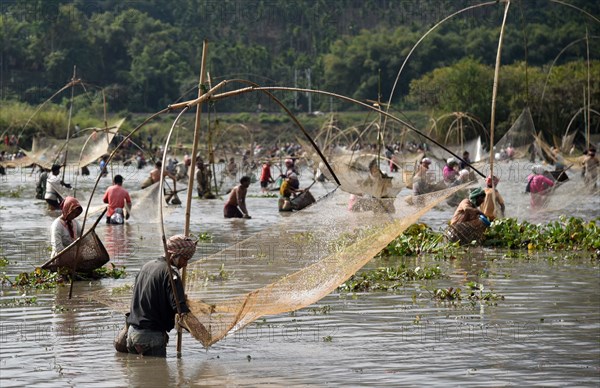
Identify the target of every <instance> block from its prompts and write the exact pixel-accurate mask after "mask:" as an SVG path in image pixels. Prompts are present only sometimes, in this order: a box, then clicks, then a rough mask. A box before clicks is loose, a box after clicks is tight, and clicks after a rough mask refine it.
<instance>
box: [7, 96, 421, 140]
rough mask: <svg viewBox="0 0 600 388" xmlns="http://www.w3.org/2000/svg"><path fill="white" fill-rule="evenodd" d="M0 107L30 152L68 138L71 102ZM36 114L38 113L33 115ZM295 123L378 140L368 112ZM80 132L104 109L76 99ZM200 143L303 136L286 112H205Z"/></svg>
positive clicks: (153, 127)
mask: <svg viewBox="0 0 600 388" xmlns="http://www.w3.org/2000/svg"><path fill="white" fill-rule="evenodd" d="M0 104H1V106H2V109H0V133H1V134H2V136H4V135H6V134H8V135H9V136H10V135H13V134H14V135H16V136H20V138H19V146H21V147H23V148H26V149H27V148H29V147H30V146H31V139H32V137H33V136H34V135H36V134H37V135H38V136H47V137H54V138H66V135H67V122H68V113H69V109H68V106H69V104H68V103H67V102H66V101H63V103H47V104H45V105H44V106H43V107H42V108H41V109H39V110H37V108H38V107H35V106H31V105H28V104H25V103H22V102H17V101H5V100H4V101H1V102H0ZM36 110H37V111H36ZM151 114H152V113H128V112H119V113H115V112H112V113H110V112H109V113H108V117H107V121H108V122H109V123H111V122H112V121H113V120H115V119H116V118H121V117H126V118H127V120H126V121H125V123H124V125H123V126H122V133H123V134H125V135H127V134H129V133H130V131H131V130H133V129H134V128H135V127H136V126H138V125H139V124H140V123H142V122H143V121H144V120H145V119H146V118H148V117H149V116H150V115H151ZM175 117H176V114H175V113H168V114H164V115H161V116H159V117H158V118H156V119H155V120H153V121H152V122H150V123H148V124H146V125H145V126H144V127H143V128H142V129H141V130H140V131H138V133H137V134H136V135H135V137H134V141H136V142H137V143H146V142H147V141H148V136H150V135H151V136H152V141H153V145H157V144H162V143H164V141H165V139H166V137H167V134H168V132H169V129H170V128H171V126H172V124H173V121H174V119H175ZM400 117H401V118H402V119H403V120H405V121H409V122H411V123H413V124H414V125H416V126H417V128H423V127H424V126H425V125H427V116H426V115H425V114H424V113H423V112H404V113H403V114H402V115H400ZM297 118H298V120H299V121H300V122H301V124H302V125H303V126H304V128H305V129H306V130H307V132H308V133H309V134H310V135H311V136H312V137H315V136H317V135H318V133H319V132H320V131H321V130H322V128H325V127H327V126H329V125H332V126H333V127H334V130H333V132H332V133H333V134H336V133H339V131H340V130H347V129H348V128H356V129H357V131H355V132H354V135H352V136H356V134H357V133H358V132H361V131H362V130H363V129H364V128H366V127H368V126H371V129H370V130H369V131H367V134H366V135H365V136H364V137H363V141H364V142H375V141H376V136H377V134H376V132H377V131H376V127H375V126H373V124H374V123H377V122H378V120H379V117H378V115H376V114H374V113H370V112H337V113H321V114H316V115H315V114H311V115H309V114H307V113H298V114H297ZM194 122H195V113H193V112H190V113H187V114H184V115H183V116H182V118H181V120H180V122H179V123H178V125H177V127H176V129H175V132H174V134H173V139H172V144H174V145H176V144H182V145H184V146H185V145H189V144H191V142H192V140H193V129H194ZM76 124H77V125H78V126H79V127H80V128H82V129H84V128H90V127H102V126H103V124H104V117H103V109H102V107H99V106H96V105H93V106H82V104H81V103H80V102H78V101H76V102H75V104H74V109H73V116H72V119H71V131H72V132H71V133H73V127H74V126H75V125H76ZM202 128H203V135H202V141H203V142H206V132H207V129H208V128H210V129H211V131H212V133H213V142H214V143H215V144H224V143H228V144H232V145H238V146H241V145H244V146H246V145H248V144H250V143H251V142H256V143H260V144H264V145H274V144H277V143H280V144H281V143H286V142H293V141H295V140H296V139H297V138H298V137H301V138H303V134H302V132H301V131H300V130H299V129H298V128H297V126H296V125H295V123H294V122H293V120H292V119H291V118H290V117H289V116H288V115H287V114H285V113H279V112H260V113H258V112H238V113H218V112H204V113H203V114H202ZM401 129H402V128H401V126H400V125H398V124H397V123H394V122H391V121H389V122H388V125H387V136H386V141H392V140H395V139H396V138H398V137H399V136H400V133H401Z"/></svg>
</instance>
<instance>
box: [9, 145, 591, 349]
mask: <svg viewBox="0 0 600 388" xmlns="http://www.w3.org/2000/svg"><path fill="white" fill-rule="evenodd" d="M150 141H151V140H150ZM374 147H375V146H374V145H366V146H354V147H353V148H357V149H361V150H362V151H366V152H367V153H369V152H371V151H374V150H376V149H377V148H374ZM228 151H229V155H232V154H237V155H238V156H237V157H231V156H229V157H228V158H222V159H220V160H219V162H220V163H221V164H222V166H221V167H222V168H221V174H222V175H221V176H220V177H219V178H221V179H224V178H227V179H228V181H229V182H236V184H235V186H233V187H232V188H231V189H230V190H229V191H227V192H225V194H226V199H225V200H224V204H223V217H224V218H240V219H251V218H252V216H251V215H250V211H251V210H252V209H250V208H249V207H248V205H247V203H246V197H247V194H248V189H249V187H250V185H251V184H252V183H254V182H258V183H259V184H260V192H261V193H262V194H263V195H268V196H270V195H276V196H277V197H278V200H277V208H276V209H277V211H279V212H292V211H296V210H300V209H302V208H303V207H305V206H308V205H310V204H311V203H313V202H314V201H315V200H314V198H313V197H312V195H311V194H310V187H305V188H302V187H301V185H300V174H301V171H302V170H303V169H304V166H303V165H301V163H302V162H303V161H304V160H306V156H305V155H304V153H303V150H302V147H301V146H300V145H298V144H294V143H288V144H285V145H284V146H283V147H278V148H277V147H276V148H269V149H267V148H265V147H262V146H260V145H258V146H256V147H255V148H254V149H253V150H228ZM236 151H237V153H236ZM404 152H407V153H408V152H410V153H411V154H416V155H417V158H416V162H415V165H414V171H413V172H412V176H411V179H410V184H409V186H410V187H411V188H412V194H413V195H412V196H411V198H412V203H413V204H416V205H417V206H418V205H419V204H421V203H425V202H426V201H427V200H426V199H425V198H426V196H427V194H430V193H434V192H436V191H439V190H446V189H452V188H455V189H456V190H455V191H454V193H452V194H451V195H449V196H447V199H446V202H447V203H448V204H449V205H450V206H452V207H453V208H455V211H454V213H453V216H452V218H451V219H450V220H449V222H448V229H447V231H446V236H447V238H448V239H449V240H450V241H458V242H460V243H465V244H466V243H470V242H472V241H473V240H476V239H477V238H478V236H481V234H482V233H483V230H485V228H486V227H488V226H489V225H490V223H491V222H493V221H494V220H496V219H499V218H502V217H504V212H505V210H506V206H507V203H506V202H505V198H504V197H503V196H502V194H501V192H500V190H499V188H498V187H499V185H500V183H501V181H500V179H499V178H498V177H497V176H492V175H488V176H487V177H486V178H485V180H484V181H485V185H484V187H474V188H470V189H469V187H472V186H473V185H474V183H475V182H476V179H475V178H476V176H475V168H474V166H473V162H472V160H471V155H470V154H469V152H468V151H464V152H463V153H462V154H461V157H454V156H453V157H450V158H447V159H446V160H445V161H443V163H439V162H438V159H437V158H435V157H434V156H433V155H432V154H431V153H430V151H429V147H427V145H426V144H416V143H415V144H412V143H410V144H408V145H407V146H403V145H402V144H391V145H388V146H387V147H385V148H384V150H383V153H384V155H385V158H382V159H381V160H383V161H384V162H380V159H378V158H373V159H372V160H371V161H370V162H369V163H368V166H367V168H366V169H365V170H364V173H363V175H362V176H361V179H360V180H359V181H358V182H357V183H356V187H357V190H360V189H361V188H362V189H365V190H364V192H358V191H357V192H355V193H352V194H351V195H350V197H349V203H348V210H349V211H352V212H364V211H374V212H384V213H386V212H387V213H393V212H395V208H394V199H395V195H391V196H390V197H386V196H385V195H383V196H381V197H376V196H374V195H371V194H368V193H369V190H368V188H371V187H374V186H378V187H379V186H381V187H382V188H383V189H385V187H386V185H387V184H389V182H390V181H391V180H393V179H398V175H394V174H398V173H400V170H403V167H405V166H401V165H400V162H399V160H400V159H401V158H400V156H401V155H402V153H404ZM182 153H183V155H184V156H183V157H182V160H181V161H180V160H178V159H177V157H174V156H171V157H170V158H167V159H166V160H167V163H166V165H164V166H163V163H162V161H161V159H160V158H157V157H150V158H149V159H146V154H145V153H143V152H141V151H140V150H138V151H132V152H131V154H123V158H121V162H122V163H128V164H133V165H134V166H136V167H137V168H138V169H143V168H144V167H145V166H146V165H147V164H148V163H149V162H150V163H153V168H152V169H151V170H150V171H149V173H148V176H147V177H146V178H145V179H144V180H143V182H141V185H140V187H139V188H137V187H133V186H131V185H129V187H128V188H126V187H125V185H126V182H125V179H124V177H123V176H122V175H120V174H117V175H114V176H112V175H111V174H110V168H111V167H110V165H109V163H108V157H107V156H103V157H102V158H100V159H99V160H98V174H100V175H101V176H102V177H103V178H101V179H104V178H106V177H109V176H112V185H110V186H109V187H108V188H107V189H106V190H105V192H104V193H103V196H102V201H103V203H105V204H106V207H107V209H106V213H105V216H104V220H105V222H106V223H107V224H110V225H119V224H124V223H127V222H128V220H129V218H130V216H131V208H132V199H131V196H130V193H129V190H134V189H135V190H138V189H139V190H147V189H148V188H149V187H151V186H153V185H155V184H157V183H159V182H160V180H161V176H162V178H163V179H164V180H165V182H167V183H166V184H165V187H166V191H167V194H168V195H166V196H165V199H166V201H167V202H168V203H170V204H180V203H181V202H180V201H179V202H176V200H177V187H178V185H179V186H180V187H181V184H182V182H183V184H184V185H186V186H187V182H188V180H189V176H190V173H191V167H192V163H193V164H194V175H195V176H194V178H195V179H194V180H195V183H196V190H197V192H196V193H197V195H198V198H199V199H203V200H204V199H215V198H217V190H216V187H217V185H216V183H217V182H216V179H215V178H216V177H215V174H216V172H215V170H214V169H213V165H214V164H213V163H209V162H207V161H206V160H207V159H205V158H203V157H202V156H201V155H197V156H196V157H195V159H194V158H192V157H191V156H190V155H189V153H186V152H185V151H184V150H183V149H182ZM548 154H549V156H550V157H551V159H552V160H551V162H552V163H551V164H552V165H553V166H554V171H548V170H547V168H546V167H545V166H544V165H542V164H538V163H533V164H532V168H531V173H530V174H529V175H528V176H527V178H526V179H525V182H524V188H523V189H524V191H525V192H527V193H529V196H530V208H531V209H539V208H543V207H544V206H545V204H546V203H547V201H548V198H549V197H550V195H551V194H552V192H553V190H554V189H555V188H556V186H557V185H560V184H561V183H563V182H564V181H566V180H568V176H567V174H566V172H567V170H568V169H569V168H570V167H572V165H569V164H568V162H567V161H566V159H565V157H564V156H563V155H562V154H561V152H560V150H559V149H557V148H551V149H550V151H549V152H548ZM0 156H1V157H2V158H5V154H4V152H3V153H2V155H0ZM495 157H496V160H498V161H499V162H502V161H510V160H513V159H514V158H515V152H514V150H513V149H511V148H510V146H509V147H507V148H503V149H501V150H500V151H499V152H498V153H497V154H496V155H495ZM0 161H2V159H0ZM257 161H259V162H258V163H257ZM534 161H535V159H534ZM578 163H580V166H579V167H581V170H580V171H581V175H582V177H583V181H584V184H585V186H586V187H587V188H589V189H590V190H591V191H592V192H595V193H597V180H598V173H599V171H600V161H599V159H598V157H597V156H596V150H595V148H593V147H590V148H589V149H587V150H586V152H585V153H584V155H583V157H582V158H581V159H580V160H579V162H578ZM381 166H386V167H387V169H388V170H387V171H386V172H384V171H383V170H382V169H381ZM63 167H64V166H61V165H58V164H55V165H53V166H52V167H51V168H50V169H45V168H42V167H39V169H40V171H41V172H40V174H39V180H38V183H37V187H36V198H38V199H40V200H44V201H45V202H46V203H47V205H48V207H49V208H50V209H52V210H56V211H58V212H60V214H59V215H58V216H57V217H56V218H55V219H54V220H53V222H52V223H51V225H50V228H49V236H50V243H51V247H52V253H51V255H52V257H56V256H57V255H60V254H61V252H63V251H64V250H65V249H66V248H67V247H69V246H70V245H72V244H73V242H75V241H76V240H77V238H78V237H79V236H80V235H81V232H82V230H81V224H80V222H79V221H78V217H79V216H80V215H81V214H82V213H83V207H82V205H81V204H80V203H79V201H78V200H77V198H75V197H74V196H72V195H70V191H69V189H71V185H70V184H69V183H66V182H64V174H62V168H63ZM384 168H385V167H384ZM434 169H435V172H434V171H433V170H434ZM316 176H317V174H315V177H316ZM382 192H383V191H382ZM274 210H275V208H274ZM196 244H197V239H195V238H190V237H189V236H182V235H177V236H171V237H170V238H169V239H168V240H167V242H166V246H167V255H166V257H162V258H160V259H157V260H154V261H150V262H148V263H147V264H146V265H144V266H143V268H142V269H141V270H140V272H139V274H138V276H137V278H136V283H135V286H134V289H133V294H134V295H133V298H132V302H131V309H130V313H129V315H128V317H127V320H126V327H125V329H124V332H123V335H122V336H121V337H120V340H121V343H120V344H115V346H116V347H117V348H118V349H120V350H121V351H125V352H130V353H136V354H143V355H155V356H165V354H166V343H167V340H168V336H167V335H166V333H167V332H169V331H170V330H171V329H172V328H173V326H174V324H175V322H177V323H179V324H180V325H181V326H182V327H183V328H185V329H187V330H189V331H190V332H191V333H192V334H193V335H194V336H196V337H197V338H198V339H199V340H200V341H201V342H202V343H203V344H207V343H209V342H210V333H209V332H208V331H207V330H206V329H205V328H204V326H202V324H201V323H200V322H198V321H197V320H196V319H195V317H194V316H193V315H192V314H189V307H188V306H187V305H186V302H185V299H182V297H183V296H184V294H183V288H182V287H181V280H180V276H179V273H178V271H177V270H178V269H180V268H182V267H183V266H185V265H186V263H187V261H188V260H189V259H190V258H191V257H192V256H193V254H194V251H195V247H196ZM167 263H168V265H167ZM168 279H171V280H172V283H171V286H169V287H164V284H167V282H168V281H171V280H168ZM161 285H163V286H161ZM177 295H179V297H178V296H177Z"/></svg>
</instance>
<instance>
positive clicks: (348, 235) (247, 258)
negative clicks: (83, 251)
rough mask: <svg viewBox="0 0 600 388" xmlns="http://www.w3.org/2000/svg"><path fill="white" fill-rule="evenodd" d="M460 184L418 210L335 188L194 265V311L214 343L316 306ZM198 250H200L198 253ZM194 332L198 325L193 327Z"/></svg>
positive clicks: (122, 301)
mask: <svg viewBox="0 0 600 388" xmlns="http://www.w3.org/2000/svg"><path fill="white" fill-rule="evenodd" d="M461 188H462V186H459V187H456V188H452V189H448V190H444V191H439V192H436V193H432V194H430V195H427V200H426V201H424V202H425V203H424V205H422V206H419V207H411V206H406V205H403V206H399V204H400V203H401V202H404V200H403V199H402V198H398V199H396V204H398V206H396V207H395V209H394V211H393V212H392V213H379V212H362V213H359V214H357V213H353V212H349V211H347V210H346V205H347V199H348V194H347V193H343V192H341V191H334V192H333V193H331V194H330V195H328V196H327V197H325V198H324V199H322V200H320V201H318V202H317V203H316V204H314V205H312V206H310V207H308V208H306V209H304V210H303V211H301V212H298V213H296V214H293V215H291V216H290V217H285V218H284V219H283V222H282V223H281V224H278V225H277V226H276V227H273V228H270V229H267V230H265V231H262V232H259V233H257V234H255V235H253V236H252V237H250V238H248V239H245V240H243V241H241V242H239V243H237V244H235V245H233V246H231V247H229V248H227V249H225V250H222V251H220V252H218V253H216V254H213V255H210V256H207V257H204V258H203V259H202V260H200V261H196V262H193V263H190V264H189V265H188V267H187V270H186V287H185V291H186V296H187V302H188V305H189V307H190V309H191V311H192V313H193V314H194V315H195V316H196V317H197V318H198V320H199V321H200V322H201V323H202V324H203V325H204V326H205V327H206V328H207V329H208V331H209V333H210V337H206V336H204V337H203V336H202V333H200V332H198V333H195V337H196V338H197V339H199V340H200V341H201V342H202V343H203V345H205V346H209V345H211V344H214V343H215V342H217V341H219V340H220V339H222V338H223V337H225V336H226V335H227V334H228V333H231V332H234V331H236V330H239V329H241V328H243V327H244V326H246V325H248V324H249V323H251V322H253V321H254V320H256V319H258V318H260V317H262V316H265V315H273V314H281V313H285V312H290V311H294V310H297V309H300V308H303V307H306V306H308V305H310V304H313V303H315V302H317V301H318V300H320V299H321V298H323V297H325V296H326V295H328V294H329V293H331V292H332V291H334V290H335V289H336V288H337V287H338V286H339V285H340V284H342V283H343V282H344V281H346V280H347V279H348V278H349V277H350V276H351V275H352V274H354V273H355V272H356V271H358V270H359V269H360V268H361V267H363V266H364V265H365V264H366V263H367V262H369V261H370V260H371V259H372V258H373V257H374V256H375V255H376V254H377V253H378V252H380V251H381V250H382V249H383V248H384V247H385V246H387V244H389V243H390V242H391V241H392V240H393V239H394V238H395V237H396V236H398V235H399V234H400V233H402V232H403V231H404V230H405V229H406V228H407V227H408V226H410V225H411V224H413V223H414V222H416V221H417V220H418V219H419V218H420V217H421V216H422V215H423V214H425V213H426V212H428V211H429V210H430V209H431V208H433V207H434V206H435V205H436V204H438V203H440V202H441V201H443V200H445V199H446V198H448V197H449V196H450V195H452V194H453V193H454V192H455V191H456V190H458V189H461ZM196 255H198V253H197V254H196ZM219 263H222V264H223V265H224V264H225V263H227V267H228V268H234V276H233V277H232V279H229V280H228V281H225V282H221V283H218V284H217V283H214V282H208V280H207V279H208V276H207V272H206V271H205V269H206V268H207V267H209V266H212V267H214V266H215V265H218V264H219ZM130 297H131V295H130V292H129V290H126V291H125V292H124V291H123V290H122V289H118V290H117V289H115V290H102V291H100V292H97V293H95V294H93V295H92V298H93V299H95V300H97V301H99V302H101V303H104V304H107V305H109V306H111V307H113V308H115V309H117V310H120V311H126V310H127V309H128V308H129V303H130ZM191 329H192V330H194V328H193V327H192V328H191Z"/></svg>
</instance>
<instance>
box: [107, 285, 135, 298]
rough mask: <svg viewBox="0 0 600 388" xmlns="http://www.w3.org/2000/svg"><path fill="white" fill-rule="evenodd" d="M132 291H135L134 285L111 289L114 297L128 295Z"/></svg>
mask: <svg viewBox="0 0 600 388" xmlns="http://www.w3.org/2000/svg"><path fill="white" fill-rule="evenodd" d="M131 290H133V284H125V285H123V286H120V287H115V288H113V289H111V294H112V295H121V294H127V293H129V292H130V291H131Z"/></svg>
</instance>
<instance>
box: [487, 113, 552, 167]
mask: <svg viewBox="0 0 600 388" xmlns="http://www.w3.org/2000/svg"><path fill="white" fill-rule="evenodd" d="M532 144H533V145H534V147H535V151H536V152H537V153H538V155H541V150H540V146H539V144H538V142H536V132H535V125H534V123H533V118H532V117H531V112H530V111H529V108H524V109H523V111H522V112H521V114H520V115H519V117H517V119H516V120H515V122H514V123H513V125H512V126H511V127H510V129H509V130H508V131H507V132H506V133H505V134H504V136H502V138H501V139H500V140H498V141H497V142H495V147H496V150H501V149H505V150H506V148H507V147H509V146H510V147H512V148H514V158H515V159H520V158H525V157H526V156H527V154H528V153H529V152H530V150H529V147H530V146H531V145H532Z"/></svg>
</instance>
